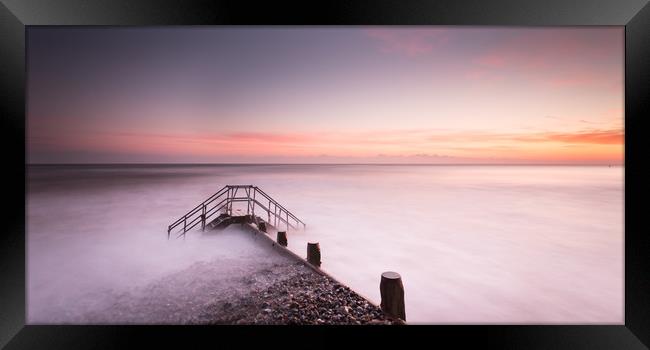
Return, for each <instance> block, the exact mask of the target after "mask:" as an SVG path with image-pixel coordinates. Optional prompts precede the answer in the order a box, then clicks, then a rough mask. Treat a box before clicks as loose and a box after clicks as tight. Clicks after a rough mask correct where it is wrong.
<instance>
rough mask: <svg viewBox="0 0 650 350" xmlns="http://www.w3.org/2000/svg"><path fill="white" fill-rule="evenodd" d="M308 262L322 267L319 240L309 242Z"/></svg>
mask: <svg viewBox="0 0 650 350" xmlns="http://www.w3.org/2000/svg"><path fill="white" fill-rule="evenodd" d="M307 262H309V263H310V264H312V265H314V266H318V267H320V264H321V262H320V245H319V244H318V242H315V243H307Z"/></svg>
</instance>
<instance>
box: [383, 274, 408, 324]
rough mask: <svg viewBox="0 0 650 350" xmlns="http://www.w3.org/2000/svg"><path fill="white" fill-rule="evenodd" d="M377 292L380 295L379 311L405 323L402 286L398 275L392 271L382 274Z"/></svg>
mask: <svg viewBox="0 0 650 350" xmlns="http://www.w3.org/2000/svg"><path fill="white" fill-rule="evenodd" d="M379 291H380V293H381V310H382V311H384V313H385V314H387V315H389V316H392V317H397V318H401V319H402V320H404V321H406V311H405V308H404V286H403V285H402V277H401V276H400V275H399V273H397V272H393V271H387V272H384V273H382V274H381V282H380V283H379Z"/></svg>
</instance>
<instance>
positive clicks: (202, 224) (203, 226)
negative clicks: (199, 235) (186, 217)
mask: <svg viewBox="0 0 650 350" xmlns="http://www.w3.org/2000/svg"><path fill="white" fill-rule="evenodd" d="M201 230H203V231H205V203H203V210H202V213H201Z"/></svg>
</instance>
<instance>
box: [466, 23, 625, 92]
mask: <svg viewBox="0 0 650 350" xmlns="http://www.w3.org/2000/svg"><path fill="white" fill-rule="evenodd" d="M622 42H623V36H622V32H621V31H616V30H611V29H610V30H602V31H594V30H591V31H589V30H581V29H575V28H560V29H533V30H531V31H521V32H518V33H517V35H514V36H511V37H510V38H508V39H504V40H503V41H501V42H500V43H497V44H496V45H494V46H492V47H491V48H489V49H487V50H486V51H483V52H482V53H480V54H478V55H477V56H476V57H474V58H473V59H472V60H471V62H472V65H471V66H470V67H469V69H468V70H467V73H466V74H465V77H466V78H468V79H470V80H485V79H494V77H495V76H501V77H505V78H507V77H510V78H513V77H523V78H525V79H528V80H530V81H531V82H535V83H543V84H548V85H550V86H553V87H574V86H601V87H608V86H614V88H618V87H619V85H620V81H622V69H621V70H620V71H617V69H618V68H619V67H622V64H623V60H622V57H623V51H622V49H623V46H622ZM617 44H620V49H621V50H620V52H619V51H617V50H613V49H612V48H613V47H614V48H616V46H617ZM617 61H618V63H617Z"/></svg>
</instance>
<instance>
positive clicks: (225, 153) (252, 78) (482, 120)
mask: <svg viewBox="0 0 650 350" xmlns="http://www.w3.org/2000/svg"><path fill="white" fill-rule="evenodd" d="M27 31H28V33H27V45H28V47H27V70H28V72H27V76H28V78H27V79H28V80H27V145H26V147H27V162H28V163H31V164H36V163H417V164H419V163H427V164H428V163H433V164H458V163H462V164H467V163H472V164H474V163H475V164H622V163H623V161H624V156H623V154H624V128H623V124H624V123H623V120H624V119H623V118H624V28H623V27H552V28H551V27H545V28H544V27H538V28H536V27H463V26H451V27H444V26H415V27H411V26H409V27H393V26H390V27H389V26H379V27H364V26H353V27H140V28H138V27H124V28H119V27H96V28H92V27H74V28H72V27H30V28H28V29H27Z"/></svg>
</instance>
